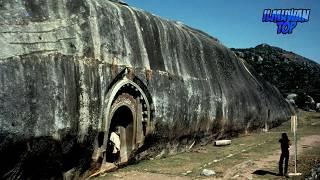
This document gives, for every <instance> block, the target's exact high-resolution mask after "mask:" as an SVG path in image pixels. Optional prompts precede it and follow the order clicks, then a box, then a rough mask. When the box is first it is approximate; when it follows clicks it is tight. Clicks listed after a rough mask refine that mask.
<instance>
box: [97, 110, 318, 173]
mask: <svg viewBox="0 0 320 180" xmlns="http://www.w3.org/2000/svg"><path fill="white" fill-rule="evenodd" d="M298 118H299V119H298V120H299V127H298V133H299V134H298V139H300V138H301V137H306V136H310V135H320V113H314V112H304V111H303V112H300V113H299V117H298ZM312 124H313V125H312ZM282 132H288V135H289V138H290V139H292V140H293V134H292V133H291V132H290V122H289V121H288V122H285V123H283V124H282V125H281V126H279V127H277V128H274V129H272V130H270V131H269V132H268V133H263V132H261V133H252V134H249V135H245V136H242V137H238V138H234V139H232V145H229V146H225V147H215V146H213V145H211V144H209V145H206V146H203V147H200V146H199V147H195V148H194V149H193V150H192V151H191V152H184V153H179V154H177V155H173V156H168V157H165V158H161V159H155V160H144V161H141V162H139V163H138V164H135V165H130V166H127V167H125V168H123V169H120V170H118V171H117V172H114V173H110V174H108V175H107V176H105V177H100V178H102V179H104V178H107V177H112V176H116V175H117V174H127V175H128V174H129V175H130V172H141V173H157V174H162V175H168V177H172V175H173V176H181V177H184V176H183V175H182V173H184V172H186V171H188V170H190V171H192V173H190V174H188V175H187V176H186V177H190V178H192V179H193V178H202V177H203V176H200V172H201V171H202V169H204V168H207V169H212V170H214V171H215V172H216V173H217V175H216V176H215V177H221V178H222V177H223V176H224V175H225V172H226V171H228V170H229V171H230V169H231V170H232V171H235V172H232V173H233V174H231V177H233V176H234V175H237V174H240V178H241V173H243V172H242V171H243V170H244V169H246V166H250V163H251V165H252V164H255V165H259V164H260V167H261V166H263V170H266V171H270V172H274V173H277V163H278V158H279V153H280V152H279V149H280V147H279V143H278V139H279V138H280V135H281V133H282ZM319 141H320V139H319ZM318 145H319V144H318ZM304 148H306V150H305V149H304V150H303V152H302V153H301V154H300V155H299V157H298V165H299V166H298V172H302V173H304V174H308V173H309V171H310V169H311V167H312V166H313V165H314V164H316V163H319V162H320V147H319V146H318V147H304ZM230 154H232V155H233V156H231V157H227V156H228V155H230ZM270 157H271V159H270ZM264 158H266V159H264ZM268 158H269V160H268ZM215 160H221V161H218V162H215ZM292 160H293V157H291V159H290V164H289V172H293V161H292ZM253 166H254V165H253ZM236 168H239V170H236ZM253 168H254V167H253ZM249 170H252V168H251V169H250V168H249ZM256 170H257V169H256ZM247 173H248V172H247ZM249 173H250V174H251V173H252V172H249ZM169 175H170V176H169ZM126 177H127V176H126ZM253 178H254V179H257V178H258V179H261V178H262V179H265V178H267V179H274V178H278V179H281V178H280V177H276V176H274V175H272V174H266V175H263V176H262V175H253Z"/></svg>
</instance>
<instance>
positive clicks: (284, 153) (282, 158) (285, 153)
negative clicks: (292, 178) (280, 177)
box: [279, 152, 289, 174]
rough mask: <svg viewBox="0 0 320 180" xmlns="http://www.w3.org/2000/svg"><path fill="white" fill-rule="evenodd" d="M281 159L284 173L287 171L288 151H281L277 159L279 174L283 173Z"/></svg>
mask: <svg viewBox="0 0 320 180" xmlns="http://www.w3.org/2000/svg"><path fill="white" fill-rule="evenodd" d="M283 161H284V174H287V173H288V161H289V152H282V153H281V156H280V160H279V174H283Z"/></svg>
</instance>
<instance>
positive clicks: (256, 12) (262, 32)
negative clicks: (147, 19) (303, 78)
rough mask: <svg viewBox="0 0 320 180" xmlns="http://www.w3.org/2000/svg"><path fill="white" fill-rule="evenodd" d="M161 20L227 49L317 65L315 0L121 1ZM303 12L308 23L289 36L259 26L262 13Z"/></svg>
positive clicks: (318, 10) (319, 40) (319, 19)
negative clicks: (274, 51) (260, 49)
mask: <svg viewBox="0 0 320 180" xmlns="http://www.w3.org/2000/svg"><path fill="white" fill-rule="evenodd" d="M125 2H127V3H128V4H129V5H130V6H133V7H137V8H140V9H143V10H146V11H148V12H151V13H153V14H156V15H159V16H161V17H163V18H166V19H170V20H176V21H181V22H183V23H184V24H187V25H189V26H192V27H194V28H197V29H200V30H202V31H205V32H207V33H208V34H210V35H212V36H214V37H216V38H218V39H219V40H220V41H221V42H222V43H223V44H224V45H226V46H227V47H229V48H231V47H235V48H247V47H254V46H256V45H258V44H261V43H267V44H270V45H273V46H278V47H281V48H283V49H285V50H288V51H292V52H295V53H297V54H300V55H302V56H305V57H307V58H310V59H312V60H314V61H316V62H318V63H320V1H319V0H257V1H253V0H241V1H240V0H219V1H218V0H217V1H215V0H198V1H195V0H125ZM267 8H269V9H279V8H286V9H290V8H307V9H311V13H310V20H309V22H306V23H298V25H297V27H296V28H295V29H294V30H293V33H292V34H290V35H282V34H277V25H276V24H275V23H271V22H268V23H263V22H262V21H261V19H262V13H263V10H264V9H267Z"/></svg>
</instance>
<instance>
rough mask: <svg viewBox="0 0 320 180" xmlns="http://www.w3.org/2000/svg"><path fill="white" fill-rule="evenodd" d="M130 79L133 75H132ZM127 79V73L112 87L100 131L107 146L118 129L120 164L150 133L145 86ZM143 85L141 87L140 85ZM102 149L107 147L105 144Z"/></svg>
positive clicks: (149, 114) (148, 105)
mask: <svg viewBox="0 0 320 180" xmlns="http://www.w3.org/2000/svg"><path fill="white" fill-rule="evenodd" d="M131 77H132V75H131ZM134 80H137V78H135V79H134V78H130V79H129V78H128V75H127V70H125V71H124V74H123V76H122V77H121V78H119V79H118V80H117V82H115V83H114V84H113V86H112V87H111V88H110V90H109V91H108V94H107V96H106V100H105V104H104V105H105V107H104V116H103V120H102V122H101V131H103V132H104V134H105V135H104V143H107V142H108V140H109V136H110V134H111V132H112V130H113V129H114V128H115V127H119V128H120V142H121V143H120V144H121V146H120V162H121V163H126V162H128V160H129V159H130V158H131V156H132V154H133V153H134V152H135V151H136V150H137V149H138V148H140V147H141V146H142V145H143V143H144V140H145V137H146V135H147V134H148V133H150V132H151V131H152V129H153V128H152V127H153V126H152V124H151V107H152V103H151V98H150V97H149V96H148V95H149V93H148V92H146V88H145V87H141V83H140V85H138V84H139V83H137V82H135V81H134ZM142 85H143V84H142ZM104 147H106V146H105V145H104Z"/></svg>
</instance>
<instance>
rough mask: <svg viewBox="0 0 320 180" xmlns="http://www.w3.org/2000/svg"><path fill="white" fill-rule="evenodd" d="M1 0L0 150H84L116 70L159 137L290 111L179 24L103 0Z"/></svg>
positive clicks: (227, 128)
mask: <svg viewBox="0 0 320 180" xmlns="http://www.w3.org/2000/svg"><path fill="white" fill-rule="evenodd" d="M0 2H1V3H0V46H1V48H0V134H1V137H0V151H1V152H4V151H5V150H4V149H5V147H11V146H14V145H13V144H15V143H16V142H21V143H22V144H23V143H25V142H28V141H29V140H30V139H33V138H43V137H46V138H49V139H51V138H52V139H53V140H52V141H57V143H61V142H66V143H65V144H63V143H62V144H63V145H61V148H62V149H60V150H57V152H58V151H59V152H62V154H64V155H65V154H68V153H70V152H73V150H72V148H71V146H72V147H73V146H74V145H75V144H78V145H77V146H79V147H82V148H84V147H83V146H90V143H92V141H93V139H94V137H95V136H96V132H98V131H100V130H101V128H102V127H101V124H103V122H102V121H103V116H104V113H105V112H104V105H105V104H104V102H105V98H106V97H105V96H106V94H107V92H108V90H109V88H110V86H111V85H110V84H111V83H112V82H114V78H115V77H116V76H117V75H118V74H119V73H120V71H122V70H123V69H124V68H125V67H128V68H129V69H130V71H131V72H132V73H133V75H134V76H135V77H136V78H138V79H139V80H140V81H141V82H142V83H144V85H145V87H146V90H147V91H148V93H149V94H150V96H151V98H152V102H153V104H152V106H153V108H154V109H153V111H152V121H153V124H154V126H155V129H154V133H156V134H157V135H159V136H160V137H165V138H170V139H175V138H178V137H181V136H195V135H196V134H198V133H200V132H201V133H207V134H211V133H215V132H224V133H230V132H244V131H245V130H250V129H255V128H261V127H263V126H264V123H265V121H267V122H268V123H269V125H270V126H272V125H273V124H277V123H280V122H283V121H284V120H286V119H287V118H288V116H289V115H290V114H291V111H290V108H289V105H288V104H287V103H286V101H285V100H284V99H283V98H282V96H281V95H280V94H279V92H278V91H277V89H276V88H274V87H273V86H271V85H269V84H266V83H265V82H262V81H259V80H257V79H256V78H255V75H254V74H251V73H250V71H249V70H248V69H247V68H246V66H245V64H244V63H243V62H242V60H240V59H238V58H236V56H235V55H234V54H233V53H232V52H231V51H230V50H229V49H227V48H226V47H224V46H223V45H221V44H220V43H219V42H218V41H217V40H216V39H215V38H213V37H210V36H209V35H207V34H205V33H203V32H201V31H198V30H195V29H192V28H190V27H188V26H186V25H183V24H181V23H178V22H172V21H168V20H164V19H161V18H160V17H157V16H154V15H151V14H149V13H147V12H144V11H142V10H138V9H135V8H132V7H129V6H125V5H120V4H117V3H112V2H109V1H106V0H54V1H51V0H40V1H27V0H20V1H11V0H4V1H0ZM268 110H270V115H269V117H268ZM68 138H70V139H71V140H70V139H68ZM70 144H71V145H70ZM79 144H80V145H79ZM21 146H22V147H23V148H22V150H21V151H24V150H26V149H27V148H26V147H25V146H24V145H21ZM88 148H89V147H88ZM84 149H85V148H84ZM89 150H90V148H89ZM17 152H19V151H18V150H17ZM77 152H78V154H77V153H74V154H76V155H74V157H72V158H71V159H73V160H74V159H77V158H80V156H81V154H79V152H80V150H79V151H77ZM89 154H90V153H89ZM15 155H16V154H15ZM1 156H5V155H4V154H3V153H2V154H1ZM63 157H68V158H69V156H67V155H66V156H63ZM68 158H67V159H68ZM69 159H70V158H69ZM62 162H63V163H62V164H63V165H61V168H62V170H63V171H65V170H68V168H70V166H72V165H65V164H66V163H70V162H73V161H71V160H64V161H62ZM81 162H82V161H81ZM77 163H79V161H76V160H74V164H77ZM13 164H14V163H13ZM9 169H10V168H9V166H8V167H5V168H2V171H1V173H2V174H3V173H5V172H7V171H8V170H9ZM44 176H45V175H44Z"/></svg>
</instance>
